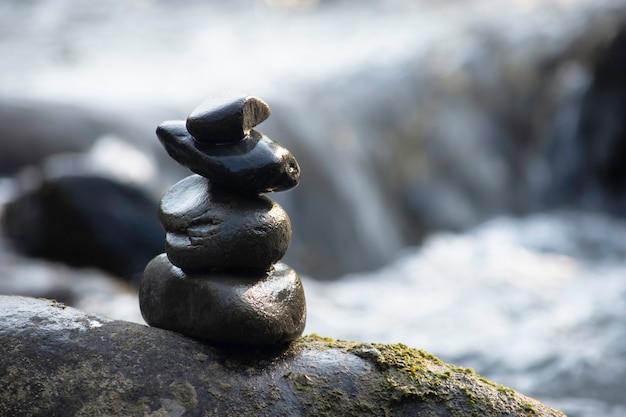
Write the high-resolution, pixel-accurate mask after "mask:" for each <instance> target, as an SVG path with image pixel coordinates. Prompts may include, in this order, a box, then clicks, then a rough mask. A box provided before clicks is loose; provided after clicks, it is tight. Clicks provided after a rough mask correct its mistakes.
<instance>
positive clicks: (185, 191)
mask: <svg viewBox="0 0 626 417" xmlns="http://www.w3.org/2000/svg"><path fill="white" fill-rule="evenodd" d="M159 216H160V219H161V223H162V224H163V226H164V227H165V230H166V232H167V235H166V252H167V256H168V257H169V258H170V261H171V262H172V263H173V264H174V265H176V266H178V267H180V268H182V269H183V270H185V271H186V272H194V271H207V270H209V269H212V268H238V269H255V270H261V271H266V270H268V269H269V268H270V267H271V265H272V264H274V263H275V262H278V261H279V260H280V259H281V258H282V257H283V256H284V255H285V252H287V248H288V246H289V242H290V241H291V223H290V221H289V216H288V215H287V213H286V212H285V210H283V208H282V207H281V206H280V205H279V204H278V203H276V202H275V201H273V200H271V199H269V198H267V197H265V196H261V195H257V194H233V193H232V191H230V190H225V189H222V188H219V187H215V186H213V185H212V184H211V183H210V181H208V180H207V179H205V178H203V177H201V176H199V175H192V176H189V177H187V178H185V179H183V180H181V181H179V182H178V183H176V184H174V186H172V188H170V189H169V190H168V191H167V193H165V195H164V196H163V198H162V200H161V204H160V206H159Z"/></svg>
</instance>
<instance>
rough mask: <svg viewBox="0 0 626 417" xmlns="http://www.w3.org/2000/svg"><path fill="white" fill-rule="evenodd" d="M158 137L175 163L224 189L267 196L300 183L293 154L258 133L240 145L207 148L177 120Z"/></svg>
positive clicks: (163, 126) (166, 125) (167, 124)
mask: <svg viewBox="0 0 626 417" xmlns="http://www.w3.org/2000/svg"><path fill="white" fill-rule="evenodd" d="M157 136H158V138H159V140H160V141H161V143H162V144H163V146H164V147H165V149H166V151H167V153H168V154H169V155H170V156H171V157H172V158H173V159H174V160H176V161H177V162H178V163H180V164H181V165H183V166H186V167H187V168H189V169H190V170H191V171H193V172H195V173H196V174H199V175H201V176H203V177H205V178H208V179H210V180H211V181H213V182H215V183H217V184H222V185H223V186H225V187H229V188H233V189H238V190H243V191H248V192H255V193H266V192H276V191H286V190H289V189H291V188H293V187H295V186H296V185H298V182H299V180H300V167H299V165H298V162H297V161H296V158H295V157H294V156H293V155H292V154H291V152H289V151H288V150H287V149H286V148H285V147H283V146H282V145H280V144H279V143H278V142H276V141H274V140H272V139H270V138H268V137H267V136H265V135H263V134H261V133H259V132H257V131H255V130H251V131H250V133H249V135H247V136H246V137H245V139H243V140H240V141H238V142H234V143H227V144H222V145H214V144H204V143H200V142H198V141H196V140H194V138H193V136H191V134H189V132H188V131H187V129H186V128H185V122H184V121H182V120H176V121H168V122H164V123H162V124H161V125H160V126H159V127H158V128H157Z"/></svg>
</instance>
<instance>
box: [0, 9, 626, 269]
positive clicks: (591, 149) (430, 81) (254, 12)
mask: <svg viewBox="0 0 626 417" xmlns="http://www.w3.org/2000/svg"><path fill="white" fill-rule="evenodd" d="M270 3H271V5H272V6H276V7H277V5H278V3H275V4H274V3H273V2H270ZM305 3H307V4H308V6H309V8H308V9H306V10H304V9H303V8H301V9H298V10H291V11H285V10H279V11H277V10H275V9H273V8H272V7H270V6H259V5H258V4H256V3H254V2H245V1H244V2H242V5H248V6H249V7H243V8H239V9H237V13H236V14H234V11H233V10H231V9H229V8H228V7H219V6H216V5H214V4H210V3H207V4H203V3H201V2H198V3H192V4H191V5H189V7H188V8H185V9H181V8H179V7H173V6H172V7H171V6H165V5H161V6H158V7H150V6H148V5H119V4H116V5H115V7H112V8H111V9H90V8H89V7H88V6H81V7H77V8H74V9H72V11H71V12H70V11H68V10H64V9H63V8H54V7H46V4H48V3H47V2H46V1H43V0H42V2H41V3H38V4H37V5H36V6H32V7H33V9H32V10H33V11H34V12H35V13H32V16H31V17H30V19H32V20H33V23H36V22H39V20H41V19H43V18H44V15H45V14H44V12H46V11H47V12H50V13H52V14H51V16H52V17H53V18H52V17H51V18H50V20H46V21H45V22H46V24H47V25H48V26H46V25H43V24H42V25H41V26H37V27H39V28H40V29H41V30H42V31H43V32H42V33H50V34H54V35H57V34H58V31H62V30H66V31H68V33H73V34H75V35H76V36H72V37H63V36H56V37H55V39H56V40H57V41H58V45H57V47H58V48H59V49H58V50H57V49H54V48H53V49H50V50H48V49H45V52H46V53H42V54H30V55H29V56H23V55H20V54H19V53H18V54H17V55H16V54H13V55H7V56H10V57H12V59H10V60H7V63H6V70H5V72H6V74H7V75H6V79H7V80H11V82H12V83H11V84H8V83H7V84H6V85H2V84H0V93H2V92H7V94H8V93H10V94H12V95H13V96H15V94H21V95H28V96H30V97H33V98H35V100H40V98H41V97H45V98H47V103H51V102H53V101H54V100H57V101H58V100H59V99H63V98H65V100H66V101H69V102H70V103H71V102H75V103H78V104H72V105H70V106H69V107H68V106H60V108H62V109H63V111H56V110H46V108H45V107H42V106H41V105H33V106H32V107H30V108H29V107H26V110H25V108H24V103H23V102H20V103H19V106H17V105H16V107H19V108H20V109H21V110H20V112H18V113H17V115H16V113H15V111H14V110H15V109H11V106H12V102H13V99H9V100H5V101H7V102H8V103H7V105H8V110H4V113H2V112H0V134H1V135H2V137H3V140H2V142H0V146H1V147H2V148H3V149H1V150H2V152H0V154H3V155H9V154H11V155H17V156H16V158H14V159H13V160H12V161H11V163H8V166H7V167H4V168H2V167H0V170H3V171H4V172H7V170H12V169H14V168H15V163H16V161H24V162H27V161H29V162H32V163H36V162H37V161H39V160H41V157H39V156H38V155H40V154H44V153H50V152H56V151H57V150H59V148H61V149H69V150H76V149H79V150H84V149H85V148H88V146H87V144H89V143H92V142H90V141H93V140H95V139H94V138H97V137H99V136H98V135H97V134H96V133H100V134H101V133H102V126H103V125H104V126H106V124H107V123H110V126H111V130H112V131H113V133H115V134H116V135H119V136H120V137H122V138H125V139H127V140H129V141H130V142H131V143H132V144H133V145H134V146H136V147H137V148H139V149H141V150H142V151H145V152H146V153H147V154H148V155H149V156H150V158H151V160H152V161H153V163H154V167H158V169H155V171H154V173H153V180H154V181H155V182H156V183H158V184H160V185H155V183H152V184H151V185H150V187H151V188H150V189H151V191H152V192H153V193H154V194H155V195H157V196H158V194H159V192H160V191H161V192H162V191H163V190H164V189H165V188H166V187H168V186H169V185H171V184H173V183H174V182H176V181H177V180H178V179H180V178H182V176H183V175H184V174H182V172H181V170H177V169H176V168H175V167H173V165H172V164H170V163H167V162H164V160H165V159H166V158H165V157H164V154H163V152H162V151H160V150H158V149H156V148H157V144H156V141H155V140H154V133H153V132H154V127H155V126H156V125H157V124H158V123H159V122H160V121H162V120H165V119H167V118H172V119H175V118H182V117H184V116H185V115H186V114H187V111H188V110H187V109H188V108H190V106H193V105H195V103H197V101H198V100H199V99H200V98H201V97H204V96H205V95H206V94H208V93H211V92H213V91H215V90H219V89H223V88H234V89H237V90H241V89H247V90H249V91H250V92H251V93H255V94H259V95H262V96H263V97H266V98H267V101H268V102H269V104H270V106H271V107H272V110H273V114H274V116H273V117H272V118H271V119H270V120H268V121H267V122H265V124H264V125H263V130H264V131H266V132H267V133H268V135H270V136H271V137H273V138H275V139H276V140H278V141H279V142H283V143H284V144H285V145H286V146H288V147H289V149H293V152H294V154H295V155H296V157H297V158H298V159H299V160H300V161H301V165H302V169H303V171H304V172H305V173H306V175H304V177H305V179H304V180H303V181H304V182H303V183H302V185H301V186H300V187H299V188H298V189H296V190H295V191H294V193H293V194H291V195H286V196H281V197H280V201H279V202H280V203H281V204H282V205H283V206H284V207H285V209H286V210H287V211H288V212H289V213H293V215H292V220H293V222H294V232H295V234H294V240H293V244H292V246H291V248H290V251H289V253H288V255H287V258H286V259H285V260H286V261H287V262H289V263H290V264H292V265H293V266H294V267H295V268H297V269H298V270H301V271H303V273H306V274H309V275H312V276H315V277H317V278H333V277H338V276H341V275H343V274H345V273H348V272H355V271H364V270H370V269H373V268H377V267H380V266H381V265H384V264H386V263H388V262H389V261H391V260H392V259H393V258H395V257H396V256H397V254H398V251H399V250H401V249H402V248H403V247H406V246H407V245H413V244H416V243H419V242H421V241H422V239H423V238H424V236H426V235H428V234H429V233H431V232H433V231H437V230H441V229H445V230H464V229H466V228H468V227H471V226H473V225H476V224H478V223H480V222H482V221H484V220H486V219H488V218H491V217H493V216H495V215H498V214H502V213H514V214H523V213H528V212H533V211H536V210H542V209H545V208H547V207H553V206H555V205H564V204H568V205H569V204H580V205H584V206H586V207H595V208H601V209H610V210H613V211H615V212H618V213H621V212H622V211H623V210H621V209H620V207H621V206H622V205H623V204H622V203H621V202H620V201H619V199H616V197H615V196H617V195H620V190H621V188H620V187H622V186H621V185H620V184H621V183H620V181H621V180H619V179H616V178H618V177H619V173H620V170H619V168H616V167H619V166H621V163H620V161H621V159H620V157H619V155H620V154H621V152H620V149H621V146H622V145H621V143H622V142H623V141H622V139H621V138H622V137H623V134H622V133H620V132H621V131H622V130H623V127H621V125H620V123H621V122H620V121H619V120H620V119H621V118H622V113H621V110H620V109H621V108H622V107H624V106H623V100H622V96H623V94H622V91H623V88H621V87H620V85H622V84H623V82H622V77H621V75H620V74H621V72H620V71H619V69H620V68H621V67H620V65H621V64H620V62H621V61H620V56H621V55H622V54H620V52H619V51H620V50H621V49H622V45H623V41H620V39H621V38H622V37H623V35H619V32H620V28H623V27H624V21H625V17H624V16H625V15H626V4H625V2H624V1H622V0H611V1H609V0H602V1H595V0H585V1H579V2H573V3H572V2H567V3H563V2H559V1H548V2H541V3H537V4H534V3H528V4H526V3H525V2H504V3H503V2H497V1H483V2H480V1H472V2H461V3H457V2H448V3H446V4H443V5H437V6H435V5H431V4H429V3H428V2H394V3H393V4H391V5H390V4H387V3H385V4H384V5H383V4H382V3H379V2H376V1H373V2H371V3H370V4H369V8H362V9H354V8H353V7H351V6H350V5H347V4H345V3H343V2H319V3H316V2H299V3H294V4H300V6H302V7H304V6H306V4H305ZM48 6H49V5H48ZM83 7H84V8H83ZM8 10H10V11H11V12H12V13H13V16H14V17H15V19H14V20H15V21H19V18H21V19H26V16H30V15H27V14H25V13H26V12H27V11H29V10H30V9H29V8H28V7H26V6H23V5H19V6H18V5H17V4H16V5H14V6H13V8H12V9H11V8H9V9H8ZM190 10H191V11H193V13H192V12H190ZM7 16H11V14H7ZM138 16H141V20H142V21H145V22H146V25H145V26H141V27H136V25H134V22H136V21H137V19H138V18H139V17H138ZM206 16H225V17H230V18H232V19H234V20H235V21H237V22H238V23H240V24H244V23H245V25H246V27H248V28H249V30H247V31H243V32H242V31H233V28H232V27H231V26H229V23H228V22H229V20H228V18H225V19H223V21H221V20H220V22H219V24H218V23H217V22H216V24H215V25H213V26H212V27H211V28H205V29H203V30H199V29H198V28H199V27H203V28H204V25H197V24H194V19H196V18H197V19H204V18H206ZM165 17H167V18H165ZM38 19H39V20H38ZM296 22H297V25H295V24H292V23H296ZM10 23H11V22H9V21H7V28H9V29H7V31H8V32H7V33H8V35H7V37H6V38H5V39H6V40H5V41H4V42H0V51H3V50H5V49H6V48H7V47H11V50H15V51H21V50H28V48H27V47H26V46H27V45H28V44H27V42H28V41H29V36H31V38H30V41H31V42H33V45H36V46H37V45H39V44H38V43H37V42H38V39H39V36H41V35H39V34H35V33H30V32H26V33H24V32H19V34H20V36H19V37H18V36H17V35H15V36H12V33H13V32H11V30H10V28H12V27H13V26H14V25H11V24H10ZM39 23H41V22H39ZM87 23H88V24H87ZM355 25H356V26H355ZM35 26H36V25H33V27H35ZM21 27H24V25H22V26H21ZM296 27H297V29H296ZM350 27H353V28H355V27H356V28H365V27H367V29H368V30H367V31H366V30H363V31H355V30H351V31H348V28H350ZM174 28H176V30H172V29H174ZM269 28H280V29H281V30H280V31H279V32H280V36H279V35H278V32H276V31H274V30H270V29H269ZM46 30H48V32H46ZM124 30H128V31H129V34H131V35H135V36H132V37H130V38H129V37H127V36H125V37H122V38H123V41H122V38H120V37H119V36H117V34H118V33H123V32H122V31H124ZM15 33H16V34H17V33H18V32H17V31H16V32H15ZM165 33H167V34H168V38H167V39H164V38H163V36H164V34H165ZM221 33H227V34H229V36H230V37H222V36H221V35H220V34H221ZM218 35H220V36H219V38H220V39H222V42H220V43H215V42H208V41H207V39H215V37H216V36H218ZM251 37H254V42H253V41H252V39H251ZM78 39H89V40H90V42H86V43H81V42H78V41H77V40H78ZM129 39H130V40H129ZM189 39H191V41H189V42H188V40H189ZM614 40H615V41H614ZM613 41H614V42H613ZM141 42H144V43H141ZM612 42H613V43H612ZM145 43H147V45H146V44H145ZM260 43H262V44H263V45H264V47H263V48H257V49H250V45H252V44H260ZM94 45H97V46H98V47H97V48H96V47H94ZM231 51H237V53H236V54H234V56H230V58H231V60H224V59H223V57H224V55H225V54H228V53H230V52H231ZM331 54H332V55H331ZM135 56H141V57H142V60H141V61H140V62H138V61H137V60H136V59H134V57H135ZM13 57H21V58H20V59H22V61H18V60H17V58H13ZM71 57H75V58H71ZM189 57H193V62H194V63H195V65H193V66H191V67H186V68H185V70H184V71H182V70H181V68H180V66H179V65H178V63H179V62H181V61H187V62H189ZM286 57H291V58H290V59H287V58H286ZM218 58H219V62H221V63H223V66H216V65H215V62H216V60H218ZM35 59H36V60H38V61H37V64H38V65H42V66H43V67H40V66H36V65H34V64H35V63H34V62H32V64H33V65H31V66H25V65H24V64H23V62H24V63H31V60H35ZM73 59H76V60H75V61H74V60H73ZM59 60H60V61H59ZM240 60H241V61H240ZM120 61H121V63H122V64H123V65H122V66H121V67H122V68H123V70H122V69H120V68H119V67H118V66H116V63H119V62H120ZM250 61H254V62H255V63H256V65H255V66H254V71H252V70H251V69H249V68H250V66H249V65H248V62H250ZM59 62H62V63H63V64H62V66H61V68H58V67H59V65H60V64H59ZM46 66H48V67H49V68H52V69H56V71H52V72H51V73H50V74H49V75H48V76H44V75H42V72H41V71H40V72H33V70H32V68H35V67H36V68H46ZM155 68H158V69H159V72H158V74H159V75H158V76H156V74H157V71H156V70H155ZM116 74H117V75H120V74H123V75H124V78H122V81H120V77H118V76H117V75H116ZM153 74H154V75H153ZM18 75H19V76H18ZM133 77H134V78H133ZM124 80H125V82H124ZM129 80H131V81H132V82H129ZM164 80H166V81H169V82H164ZM27 81H28V83H26V82H27ZM27 86H32V87H33V89H31V90H28V91H26V90H23V91H20V90H19V89H20V88H26V87H27ZM51 97H54V99H52V98H51ZM96 98H97V101H96ZM122 102H124V103H126V104H125V105H124V106H120V103H122ZM146 103H148V104H146ZM620 103H621V104H620ZM77 107H78V108H77ZM71 109H73V110H71ZM70 110H71V111H70ZM29 112H30V113H29ZM31 113H32V114H31ZM157 113H158V114H159V116H158V117H157V116H156V114H157ZM3 114H4V115H3ZM112 116H113V118H112ZM116 118H117V119H116ZM605 119H608V120H605ZM24 120H32V121H33V122H32V123H30V124H29V123H25V124H24V123H20V121H24ZM48 120H51V121H53V122H54V123H52V124H50V126H56V127H55V128H53V129H51V130H50V131H46V129H45V128H42V126H47V125H48V124H49V123H48V122H47V121H48ZM112 120H115V121H112ZM3 126H4V127H3ZM38 126H39V127H38ZM71 126H77V127H76V128H71ZM17 127H19V128H17ZM131 127H132V128H131ZM58 129H61V131H63V132H66V133H64V134H63V135H59V134H58V132H59V130H58ZM22 130H23V131H30V132H31V134H30V136H29V137H30V138H36V140H34V141H33V140H29V141H28V142H25V141H22V140H17V139H19V138H20V137H23V136H24V132H23V131H22ZM69 130H71V131H72V132H68V131H69ZM77 131H79V132H83V133H81V134H80V135H77V134H76V132H77ZM596 136H601V137H600V138H596ZM80 137H85V140H86V142H85V143H82V142H81V141H80ZM55 138H57V139H60V141H59V142H57V141H56V140H55ZM594 138H596V139H594ZM48 142H54V143H58V144H57V145H54V146H51V145H48ZM20 143H24V144H26V143H28V144H29V145H28V147H29V148H28V149H36V152H32V154H31V153H29V152H28V151H24V150H19V149H18V150H15V149H14V148H16V147H19V144H20ZM7 148H8V149H9V150H10V151H11V152H10V153H9V151H7V150H6V149H7ZM24 155H26V156H24ZM616 187H617V188H616ZM616 200H618V201H616Z"/></svg>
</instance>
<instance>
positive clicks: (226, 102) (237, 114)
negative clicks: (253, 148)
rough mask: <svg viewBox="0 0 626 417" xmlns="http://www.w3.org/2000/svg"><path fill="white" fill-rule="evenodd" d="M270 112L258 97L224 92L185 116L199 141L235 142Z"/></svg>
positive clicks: (192, 132)
mask: <svg viewBox="0 0 626 417" xmlns="http://www.w3.org/2000/svg"><path fill="white" fill-rule="evenodd" d="M269 116H270V108H269V106H268V105H267V103H265V102H264V101H263V100H261V99H259V98H257V97H254V96H246V95H241V94H224V95H220V96H213V97H209V98H208V99H206V100H205V101H203V102H202V103H201V104H200V105H199V106H198V107H196V108H195V109H194V110H193V111H192V112H191V114H190V115H189V117H187V130H188V131H189V133H191V134H192V135H193V137H194V138H196V140H198V141H199V142H202V143H228V142H236V141H238V140H241V139H243V138H244V137H245V136H246V135H248V134H249V133H250V129H252V128H253V127H255V126H256V125H258V124H259V123H261V122H262V121H263V120H265V119H267V118H268V117H269Z"/></svg>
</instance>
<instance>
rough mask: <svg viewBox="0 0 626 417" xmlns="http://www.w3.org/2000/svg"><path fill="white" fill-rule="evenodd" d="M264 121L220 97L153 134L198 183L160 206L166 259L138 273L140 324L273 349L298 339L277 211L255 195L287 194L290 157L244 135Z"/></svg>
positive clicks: (296, 297) (301, 304) (286, 239)
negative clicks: (143, 320)
mask: <svg viewBox="0 0 626 417" xmlns="http://www.w3.org/2000/svg"><path fill="white" fill-rule="evenodd" d="M269 115H270V109H269V107H268V105H267V104H266V103H265V102H263V101H262V100H260V99H258V98H256V97H252V96H245V95H234V96H233V95H231V96H220V97H213V98H210V99H207V100H206V101H204V102H203V103H201V104H200V105H199V106H198V107H197V108H196V109H195V110H194V111H193V112H191V114H190V115H189V117H188V118H187V120H186V122H185V121H183V120H176V121H167V122H164V123H162V124H161V125H160V126H159V127H158V128H157V136H158V138H159V140H160V141H161V143H162V144H163V146H164V147H165V149H166V150H167V153H168V154H169V155H170V156H171V157H172V158H173V159H175V160H176V161H177V162H178V163H180V164H182V165H184V166H186V167H187V168H189V169H190V170H191V171H193V172H194V173H196V174H197V175H191V176H189V177H187V178H185V179H183V180H181V181H179V182H178V183H176V184H175V185H174V186H172V187H171V188H170V189H169V190H168V191H167V192H166V193H165V195H164V196H163V198H162V200H161V203H160V206H159V219H160V221H161V223H162V224H163V226H164V228H165V231H166V245H165V251H166V253H163V254H160V255H158V256H156V257H155V258H154V259H153V260H152V261H150V263H148V265H147V266H146V269H145V271H144V273H143V276H142V279H141V283H140V289H139V304H140V307H141V313H142V315H143V317H144V319H145V320H146V322H147V323H148V324H149V325H151V326H155V327H160V328H163V329H169V330H173V331H176V332H179V333H182V334H185V335H188V336H191V337H194V338H198V339H202V340H205V341H210V342H217V343H226V344H236V345H256V346H275V345H281V344H285V343H288V342H290V341H292V340H295V339H297V338H298V337H299V336H300V335H301V334H302V332H303V331H304V326H305V320H306V302H305V298H304V291H303V289H302V283H301V282H300V278H299V277H298V274H297V273H296V272H295V271H294V270H293V269H292V268H290V267H289V266H288V265H286V264H284V263H282V262H279V261H280V259H281V258H282V257H283V256H284V255H285V253H286V251H287V247H288V246H289V243H290V241H291V222H290V220H289V217H288V216H287V213H286V212H285V211H284V209H283V208H282V207H281V206H280V205H279V204H278V203H276V202H275V201H273V200H271V199H269V198H268V197H266V196H264V195H262V193H267V192H275V191H285V190H288V189H290V188H293V187H295V186H296V185H297V184H298V181H299V178H300V168H299V166H298V163H297V161H296V159H295V158H294V157H293V155H292V154H291V152H289V151H288V150H287V149H286V148H284V147H283V146H281V145H280V144H279V143H277V142H275V141H274V140H272V139H270V138H268V137H267V136H265V135H263V134H262V133H259V132H257V131H256V130H253V129H252V128H253V127H255V126H256V125H257V124H259V123H261V122H262V121H263V120H265V119H267V118H268V117H269Z"/></svg>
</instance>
